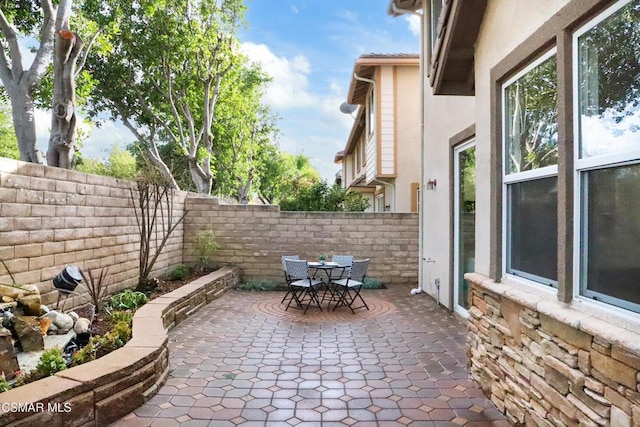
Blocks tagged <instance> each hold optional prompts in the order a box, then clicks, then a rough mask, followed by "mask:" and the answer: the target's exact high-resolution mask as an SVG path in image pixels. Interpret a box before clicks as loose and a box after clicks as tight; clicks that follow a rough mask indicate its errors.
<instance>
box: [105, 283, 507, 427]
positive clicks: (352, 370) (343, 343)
mask: <svg viewBox="0 0 640 427" xmlns="http://www.w3.org/2000/svg"><path fill="white" fill-rule="evenodd" d="M410 290H411V288H409V287H406V286H404V287H403V286H395V287H394V288H391V289H385V290H376V291H364V292H365V294H364V295H365V299H367V302H369V301H371V302H372V304H370V306H372V307H373V308H374V309H373V310H371V311H369V312H366V311H358V312H357V313H356V314H355V315H352V314H351V313H350V312H349V311H348V310H345V313H341V312H340V310H338V311H337V312H329V313H326V312H322V313H321V312H319V311H317V310H316V311H311V310H310V311H309V312H308V313H307V315H303V314H302V313H301V312H300V311H298V310H295V309H289V311H286V312H285V311H284V309H283V307H282V306H280V304H279V301H280V299H281V297H282V295H280V294H277V293H248V292H242V291H235V290H234V291H230V292H227V293H226V294H225V295H223V296H222V297H221V298H219V299H218V300H215V301H213V302H212V303H210V304H208V305H207V306H205V307H203V308H202V309H200V310H199V311H198V312H196V313H195V314H193V315H192V316H191V317H190V318H188V319H187V320H185V321H184V322H182V323H181V324H180V325H178V326H177V327H175V328H174V329H173V330H172V331H171V332H170V334H169V349H170V373H169V376H168V378H167V381H166V383H165V385H164V386H162V387H161V388H160V389H159V391H158V394H157V395H156V396H154V397H153V398H152V399H151V400H150V401H149V402H147V403H146V404H145V405H143V406H141V407H140V408H138V409H137V410H135V411H134V412H132V413H130V414H128V415H127V416H125V417H123V418H122V419H120V420H118V421H116V422H115V423H113V424H112V426H117V427H132V426H165V425H166V426H183V427H184V426H201V425H202V426H204V425H208V426H235V425H240V426H244V427H249V426H276V425H278V426H279V425H292V426H295V425H297V426H305V425H308V426H316V425H325V426H332V425H336V426H339V425H347V426H350V425H357V426H367V425H371V426H376V427H380V426H405V425H409V426H411V425H414V426H425V427H426V426H456V425H465V426H469V427H471V426H508V425H509V423H508V422H507V421H506V420H505V419H504V417H503V416H502V414H500V413H499V411H497V410H496V408H495V407H494V406H493V404H492V403H491V402H490V401H489V400H488V399H486V398H485V397H484V395H483V393H482V391H481V390H480V389H479V387H478V385H477V384H476V383H474V382H473V381H471V380H469V379H468V376H467V373H466V370H465V366H466V359H465V358H466V355H465V354H466V353H465V351H466V348H465V343H466V327H465V324H464V322H462V321H461V320H459V319H458V318H456V317H455V316H452V315H451V314H450V313H449V312H448V311H447V310H446V309H444V308H442V307H440V306H438V305H437V304H436V302H435V301H434V300H433V299H431V298H430V297H429V296H427V295H425V294H422V295H410Z"/></svg>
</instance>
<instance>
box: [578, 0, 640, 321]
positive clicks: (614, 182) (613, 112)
mask: <svg viewBox="0 0 640 427" xmlns="http://www.w3.org/2000/svg"><path fill="white" fill-rule="evenodd" d="M574 69H575V75H576V79H575V80H576V81H575V83H574V92H575V94H576V95H577V96H575V103H576V105H575V110H576V112H577V115H576V116H577V117H576V128H575V134H576V137H577V138H576V141H577V144H576V155H575V167H576V175H577V178H576V195H577V204H576V206H577V209H576V212H575V214H576V221H575V224H576V230H575V236H576V239H577V241H576V248H577V250H576V258H575V265H576V268H577V269H578V275H577V277H579V282H580V294H581V295H584V296H586V297H589V298H593V299H597V300H600V301H604V302H607V303H610V304H613V305H617V306H620V307H624V308H627V309H631V310H634V311H639V312H640V1H638V0H634V1H621V2H618V3H617V4H616V5H615V6H613V7H612V8H610V9H608V10H607V11H605V12H604V13H603V14H601V15H600V16H599V17H597V18H596V19H594V20H593V21H591V22H589V23H588V24H586V25H585V26H584V27H583V28H581V29H580V30H578V31H577V32H576V33H575V35H574Z"/></svg>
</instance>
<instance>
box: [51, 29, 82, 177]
mask: <svg viewBox="0 0 640 427" xmlns="http://www.w3.org/2000/svg"><path fill="white" fill-rule="evenodd" d="M81 48H82V40H81V39H80V37H79V36H78V35H77V34H75V33H73V32H71V31H69V29H68V27H67V24H66V23H65V24H64V25H63V27H62V29H60V30H59V31H58V34H57V35H56V46H55V51H54V58H53V101H52V112H51V136H50V137H49V148H48V150H47V164H48V165H49V166H57V167H61V168H65V169H70V168H71V167H72V156H73V150H74V143H75V140H76V122H77V117H76V89H75V79H74V77H75V70H76V60H77V58H78V54H79V53H80V49H81Z"/></svg>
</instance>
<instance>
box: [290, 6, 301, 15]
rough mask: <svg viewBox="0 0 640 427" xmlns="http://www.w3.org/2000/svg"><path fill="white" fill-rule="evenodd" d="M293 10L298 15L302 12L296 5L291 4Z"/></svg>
mask: <svg viewBox="0 0 640 427" xmlns="http://www.w3.org/2000/svg"><path fill="white" fill-rule="evenodd" d="M291 11H292V12H293V13H295V14H296V15H297V14H298V13H300V10H299V9H298V8H297V7H295V6H294V5H291Z"/></svg>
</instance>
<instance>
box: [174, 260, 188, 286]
mask: <svg viewBox="0 0 640 427" xmlns="http://www.w3.org/2000/svg"><path fill="white" fill-rule="evenodd" d="M188 275H189V267H187V266H186V265H184V264H180V265H177V266H175V267H173V268H172V269H171V270H170V271H169V280H171V281H172V282H175V281H176V280H184V279H185V278H186V277H187V276H188Z"/></svg>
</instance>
